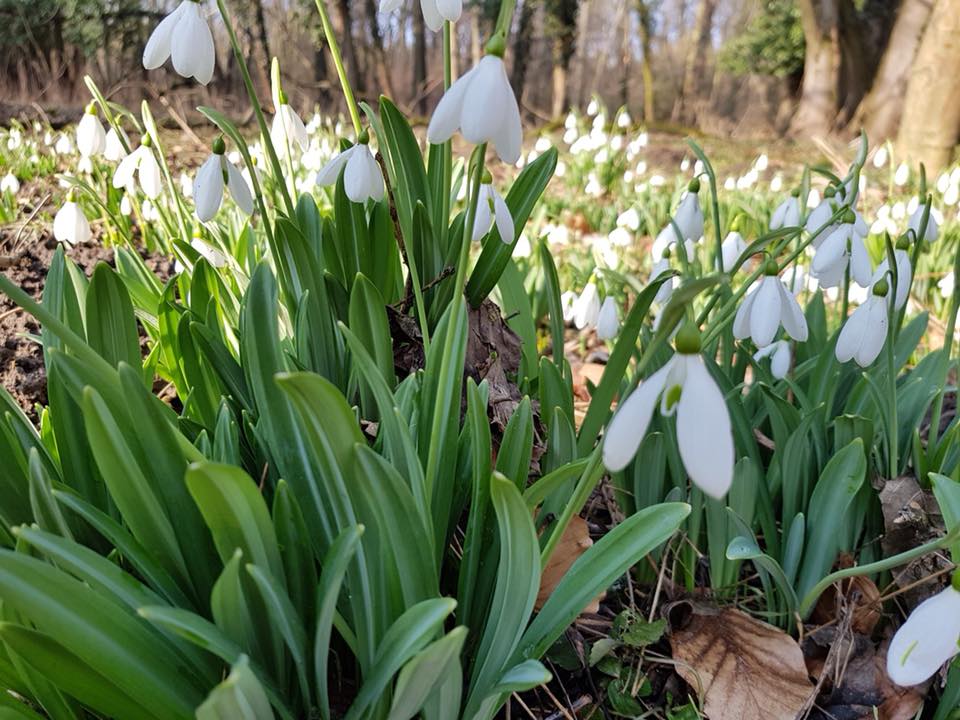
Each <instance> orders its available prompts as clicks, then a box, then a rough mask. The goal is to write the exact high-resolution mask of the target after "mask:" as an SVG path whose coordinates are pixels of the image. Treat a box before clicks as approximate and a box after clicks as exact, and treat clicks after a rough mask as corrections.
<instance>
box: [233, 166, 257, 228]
mask: <svg viewBox="0 0 960 720" xmlns="http://www.w3.org/2000/svg"><path fill="white" fill-rule="evenodd" d="M227 187H228V188H230V197H232V198H233V201H234V202H235V203H236V204H237V207H238V208H240V209H241V210H242V211H243V212H244V213H245V214H246V215H252V214H253V194H252V193H251V192H250V186H249V185H247V181H246V180H245V179H244V177H243V173H241V172H240V171H239V170H238V169H237V167H236V166H235V165H233V164H232V163H229V162H228V163H227Z"/></svg>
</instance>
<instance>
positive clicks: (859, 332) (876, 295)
mask: <svg viewBox="0 0 960 720" xmlns="http://www.w3.org/2000/svg"><path fill="white" fill-rule="evenodd" d="M888 289H889V287H888V285H887V282H886V280H881V281H879V282H878V283H876V284H875V285H874V286H873V291H872V292H871V294H870V297H869V298H868V299H867V301H866V302H865V303H864V304H863V305H860V306H859V307H858V308H857V309H856V310H854V311H853V314H852V315H851V316H850V317H849V318H848V319H847V321H846V323H844V325H843V329H841V330H840V337H838V338H837V348H836V356H837V360H838V361H839V362H842V363H845V362H847V361H849V360H851V359H852V360H856V362H857V365H859V366H860V367H869V366H870V365H872V364H873V361H874V360H876V359H877V355H879V354H880V351H881V350H882V349H883V344H884V342H886V339H887V299H886V295H887V291H888Z"/></svg>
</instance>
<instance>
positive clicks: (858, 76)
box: [835, 0, 876, 127]
mask: <svg viewBox="0 0 960 720" xmlns="http://www.w3.org/2000/svg"><path fill="white" fill-rule="evenodd" d="M838 7H839V17H840V31H839V32H840V77H839V84H838V86H837V97H838V98H840V99H841V100H842V102H841V103H840V108H839V113H838V115H837V118H836V122H835V127H843V126H845V125H846V124H847V123H848V122H849V121H850V118H851V117H853V114H854V112H856V109H857V106H858V105H859V104H860V101H861V100H862V99H863V96H864V95H865V94H866V93H867V90H869V89H870V81H871V79H872V76H871V75H872V72H873V68H875V67H876V61H875V59H874V58H873V57H871V54H870V52H869V51H868V48H867V47H866V40H865V38H864V30H863V24H862V23H861V21H860V18H859V17H858V15H857V9H856V8H855V7H854V5H853V3H852V2H850V1H849V0H840V3H839V5H838Z"/></svg>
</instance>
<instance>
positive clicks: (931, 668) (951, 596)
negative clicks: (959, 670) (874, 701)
mask: <svg viewBox="0 0 960 720" xmlns="http://www.w3.org/2000/svg"><path fill="white" fill-rule="evenodd" d="M957 584H960V583H957V582H956V581H954V586H951V587H948V588H947V589H946V590H944V591H942V592H940V593H938V594H937V595H934V596H933V597H931V598H929V599H927V600H925V601H923V602H922V603H920V604H919V605H918V606H917V607H916V608H915V609H914V611H913V612H912V613H910V617H909V618H907V621H906V622H905V623H904V624H903V625H901V626H900V629H899V630H897V633H896V635H894V636H893V640H892V641H891V642H890V648H889V649H888V650H887V675H889V676H890V679H891V680H893V681H894V682H895V683H896V684H897V685H901V686H904V687H908V686H910V685H918V684H920V683H922V682H924V681H925V680H927V679H928V678H930V677H931V676H932V675H933V674H934V673H936V672H937V670H939V669H940V667H941V666H942V665H943V664H944V663H945V662H947V661H948V660H950V658H952V657H953V656H955V655H956V654H957V653H960V591H958V590H957V589H956V587H955V586H956V585H957Z"/></svg>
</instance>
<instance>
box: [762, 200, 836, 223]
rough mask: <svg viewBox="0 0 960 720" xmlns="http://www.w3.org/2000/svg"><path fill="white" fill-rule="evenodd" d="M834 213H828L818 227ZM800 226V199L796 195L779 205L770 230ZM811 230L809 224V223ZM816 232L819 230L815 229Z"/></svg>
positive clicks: (772, 218)
mask: <svg viewBox="0 0 960 720" xmlns="http://www.w3.org/2000/svg"><path fill="white" fill-rule="evenodd" d="M832 214H833V213H832V211H831V212H828V213H827V215H826V217H825V218H824V219H823V220H822V221H821V222H820V223H819V224H818V225H817V227H819V225H822V224H823V223H824V222H825V221H826V219H827V218H829V217H830V215H832ZM799 224H800V199H799V198H798V197H796V196H794V195H791V196H790V197H788V198H787V199H786V200H784V201H783V202H782V203H780V204H779V205H777V209H776V210H774V211H773V215H771V216H770V229H771V230H779V229H780V228H785V227H796V226H797V225H799ZM807 227H808V229H809V223H807ZM813 229H814V230H816V229H817V228H816V227H815V228H813Z"/></svg>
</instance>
